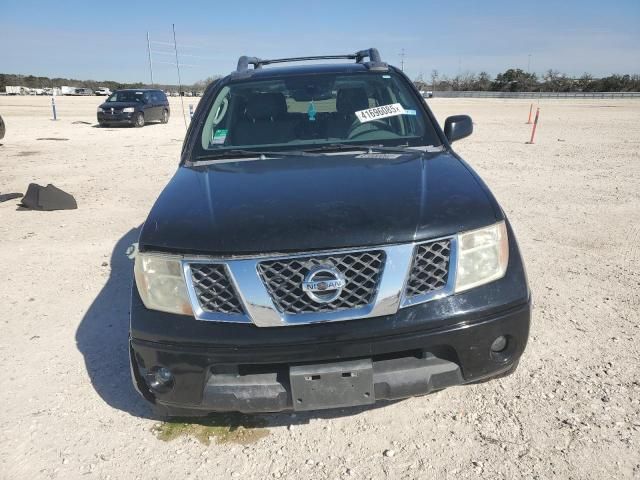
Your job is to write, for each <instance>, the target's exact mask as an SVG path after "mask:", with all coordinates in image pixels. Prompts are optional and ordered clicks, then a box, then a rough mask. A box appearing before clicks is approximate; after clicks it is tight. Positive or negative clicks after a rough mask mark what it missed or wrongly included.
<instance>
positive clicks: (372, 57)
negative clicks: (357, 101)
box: [236, 48, 382, 73]
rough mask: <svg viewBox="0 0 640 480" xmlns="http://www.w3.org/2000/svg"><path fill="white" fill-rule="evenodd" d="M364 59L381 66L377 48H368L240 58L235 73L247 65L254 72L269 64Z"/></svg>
mask: <svg viewBox="0 0 640 480" xmlns="http://www.w3.org/2000/svg"><path fill="white" fill-rule="evenodd" d="M365 58H369V63H371V64H373V65H376V64H382V60H381V59H380V53H379V52H378V49H377V48H369V49H367V50H360V51H358V52H356V53H350V54H346V55H319V56H314V57H292V58H273V59H270V60H263V59H260V58H258V57H248V56H242V57H240V58H239V59H238V67H237V69H236V71H237V72H239V73H240V72H246V71H247V70H249V65H253V68H254V70H256V69H259V68H262V66H263V65H269V64H271V63H288V62H304V61H307V60H337V59H346V60H355V61H356V63H363V60H364V59H365Z"/></svg>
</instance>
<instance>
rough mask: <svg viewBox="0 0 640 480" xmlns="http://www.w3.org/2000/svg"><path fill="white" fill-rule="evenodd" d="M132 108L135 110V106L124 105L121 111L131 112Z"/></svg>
mask: <svg viewBox="0 0 640 480" xmlns="http://www.w3.org/2000/svg"><path fill="white" fill-rule="evenodd" d="M134 110H135V108H133V107H124V108H123V109H122V111H123V112H124V113H133V111H134Z"/></svg>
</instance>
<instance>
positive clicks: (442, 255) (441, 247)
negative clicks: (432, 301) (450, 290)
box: [405, 239, 451, 298]
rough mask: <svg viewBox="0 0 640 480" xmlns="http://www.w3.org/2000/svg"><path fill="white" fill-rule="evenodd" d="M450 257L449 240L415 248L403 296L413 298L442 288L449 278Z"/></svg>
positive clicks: (424, 244) (423, 244)
mask: <svg viewBox="0 0 640 480" xmlns="http://www.w3.org/2000/svg"><path fill="white" fill-rule="evenodd" d="M450 256H451V240H450V239H446V240H439V241H435V242H428V243H422V244H420V245H418V246H416V249H415V252H414V254H413V262H412V265H411V273H410V274H409V279H408V280H407V287H406V290H405V296H406V297H407V298H410V297H415V296H416V295H424V294H426V293H431V292H434V291H436V290H440V289H441V288H444V287H445V286H446V285H447V280H448V278H449V258H450Z"/></svg>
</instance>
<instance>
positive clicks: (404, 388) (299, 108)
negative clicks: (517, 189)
mask: <svg viewBox="0 0 640 480" xmlns="http://www.w3.org/2000/svg"><path fill="white" fill-rule="evenodd" d="M312 58H313V59H315V60H322V59H335V58H344V59H351V60H355V62H354V63H351V62H350V63H334V64H329V65H320V64H308V65H304V66H296V67H294V68H292V67H288V66H284V67H269V66H268V65H269V64H271V63H284V62H292V61H296V60H299V59H277V60H260V59H257V58H254V57H241V58H240V59H239V61H238V67H237V70H236V71H234V72H233V73H231V74H230V75H228V76H227V77H225V78H223V79H222V80H220V81H218V82H215V83H213V84H212V85H210V86H209V87H208V88H207V90H206V92H205V94H204V96H203V98H202V100H201V102H200V104H199V106H198V108H197V110H196V112H195V114H194V117H193V120H192V122H191V127H190V128H189V130H188V132H187V136H186V139H185V141H184V145H183V148H182V154H181V161H180V165H179V168H178V170H177V172H176V173H175V175H174V176H173V177H172V179H171V180H170V181H169V183H168V185H167V186H166V187H165V188H164V191H163V192H162V193H161V194H160V196H159V198H158V199H157V201H156V202H155V205H154V206H153V208H152V209H151V212H150V213H149V216H148V217H147V220H146V221H145V223H144V225H143V226H142V229H141V233H140V237H139V240H138V244H137V253H136V254H135V266H134V274H135V283H134V286H133V287H132V290H131V319H130V320H131V322H130V361H131V372H132V377H133V383H134V385H135V387H136V388H137V389H138V391H139V392H140V393H141V394H142V396H143V397H144V398H146V399H147V400H149V401H150V402H152V403H153V404H154V405H155V408H156V410H157V411H158V412H159V413H162V414H164V415H169V416H180V415H198V414H206V413H208V412H211V411H241V412H274V411H282V410H314V409H323V408H334V407H346V406H354V405H368V404H372V403H374V402H375V401H378V400H393V399H399V398H404V397H409V396H413V395H423V394H427V393H430V392H433V391H436V390H440V389H443V388H445V387H449V386H452V385H462V384H469V383H476V382H480V381H485V380H488V379H491V378H497V377H499V376H504V375H508V374H510V373H511V372H513V371H514V370H515V369H516V367H517V365H518V362H519V359H520V356H521V355H522V353H523V351H524V348H525V346H526V344H527V338H528V334H529V321H530V311H531V296H530V292H529V287H528V283H527V278H526V275H525V269H524V265H523V261H522V258H521V256H520V251H519V249H518V244H517V242H516V238H515V235H514V232H513V229H512V228H511V225H510V223H509V221H508V219H507V218H506V215H505V213H504V211H503V210H502V208H501V207H500V205H499V204H498V202H497V201H496V199H495V198H494V196H493V195H492V194H491V192H490V191H489V189H488V187H487V186H486V185H485V183H484V182H483V181H482V180H481V179H480V177H479V176H478V174H477V173H475V172H474V171H473V169H472V168H471V166H470V165H469V164H467V163H466V162H465V161H464V160H462V158H460V156H459V155H458V154H456V153H455V152H454V151H453V149H452V147H451V144H452V143H453V142H454V141H456V140H460V139H462V138H464V137H466V136H468V135H470V134H471V133H472V130H473V124H472V122H471V119H470V118H469V117H468V116H466V115H456V116H452V117H449V118H447V119H446V121H445V123H444V130H442V129H441V128H440V127H439V125H438V123H437V122H436V119H435V117H434V115H433V113H432V112H431V110H430V109H429V107H428V106H427V105H426V103H425V102H424V101H423V99H422V97H421V96H420V94H419V92H418V91H417V90H416V88H415V87H414V86H413V84H412V82H411V81H410V80H409V79H408V78H407V77H406V76H405V75H404V74H403V73H402V71H401V70H400V69H398V68H396V67H393V66H390V65H387V64H386V63H384V62H383V61H382V60H381V58H380V55H379V53H378V51H377V50H376V49H369V50H363V51H360V52H357V53H355V54H350V55H343V56H340V57H336V56H327V57H312ZM367 59H368V61H365V60H367ZM251 66H253V68H250V67H251ZM318 99H324V100H318ZM134 251H135V250H134Z"/></svg>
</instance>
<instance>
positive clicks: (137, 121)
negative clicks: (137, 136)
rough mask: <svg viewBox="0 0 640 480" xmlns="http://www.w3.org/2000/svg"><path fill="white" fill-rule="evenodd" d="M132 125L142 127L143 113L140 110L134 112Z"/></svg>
mask: <svg viewBox="0 0 640 480" xmlns="http://www.w3.org/2000/svg"><path fill="white" fill-rule="evenodd" d="M133 126H134V127H136V128H141V127H144V114H143V113H142V112H138V113H136V116H135V119H134V120H133Z"/></svg>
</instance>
